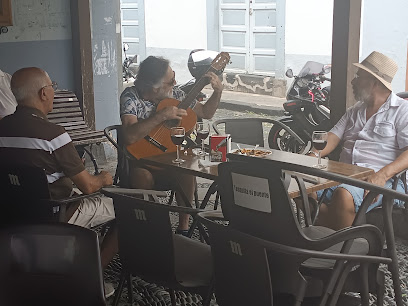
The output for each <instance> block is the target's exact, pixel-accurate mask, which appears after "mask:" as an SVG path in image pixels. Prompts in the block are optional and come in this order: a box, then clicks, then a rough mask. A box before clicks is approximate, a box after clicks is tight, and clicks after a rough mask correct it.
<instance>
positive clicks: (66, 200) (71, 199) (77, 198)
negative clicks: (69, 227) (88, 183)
mask: <svg viewBox="0 0 408 306" xmlns="http://www.w3.org/2000/svg"><path fill="white" fill-rule="evenodd" d="M100 195H101V193H100V192H99V191H97V192H93V193H89V194H80V195H74V196H72V197H69V198H63V199H59V200H51V201H52V202H55V203H60V204H69V203H72V202H75V201H80V200H82V199H86V198H91V197H95V196H100Z"/></svg>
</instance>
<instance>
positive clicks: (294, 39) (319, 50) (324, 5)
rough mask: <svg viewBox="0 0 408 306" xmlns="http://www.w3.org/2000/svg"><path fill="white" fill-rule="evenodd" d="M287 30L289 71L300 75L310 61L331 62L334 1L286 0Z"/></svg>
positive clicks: (286, 57) (286, 58) (286, 54)
mask: <svg viewBox="0 0 408 306" xmlns="http://www.w3.org/2000/svg"><path fill="white" fill-rule="evenodd" d="M285 29H286V30H285V44H286V45H285V66H286V68H292V70H293V72H294V73H295V74H297V73H298V72H299V71H300V69H301V68H302V67H303V66H304V64H305V63H306V62H307V61H316V62H321V63H324V64H328V63H330V62H331V49H332V34H333V33H332V32H333V0H325V1H321V0H286V19H285ZM287 81H288V86H289V85H290V83H291V82H292V80H289V79H287Z"/></svg>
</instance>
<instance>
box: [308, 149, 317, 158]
mask: <svg viewBox="0 0 408 306" xmlns="http://www.w3.org/2000/svg"><path fill="white" fill-rule="evenodd" d="M309 154H313V155H314V156H316V157H319V154H317V152H315V151H312V150H310V151H309V152H307V155H309Z"/></svg>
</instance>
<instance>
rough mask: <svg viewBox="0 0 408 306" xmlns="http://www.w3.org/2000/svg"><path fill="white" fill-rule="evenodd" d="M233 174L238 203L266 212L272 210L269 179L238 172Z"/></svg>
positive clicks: (236, 201) (235, 197) (235, 200)
mask: <svg viewBox="0 0 408 306" xmlns="http://www.w3.org/2000/svg"><path fill="white" fill-rule="evenodd" d="M231 176H232V185H233V189H234V203H235V204H236V205H238V206H241V207H245V208H249V209H252V210H257V211H262V212H266V213H270V212H271V211H272V209H271V200H270V192H269V183H268V179H266V178H261V177H254V176H248V175H243V174H238V173H231Z"/></svg>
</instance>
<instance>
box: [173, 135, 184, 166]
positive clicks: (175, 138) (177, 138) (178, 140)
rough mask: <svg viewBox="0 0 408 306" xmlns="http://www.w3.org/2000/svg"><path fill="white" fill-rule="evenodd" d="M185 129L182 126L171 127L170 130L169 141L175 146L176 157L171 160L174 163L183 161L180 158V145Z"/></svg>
mask: <svg viewBox="0 0 408 306" xmlns="http://www.w3.org/2000/svg"><path fill="white" fill-rule="evenodd" d="M185 133H186V131H185V130H184V128H183V127H172V128H171V130H170V136H171V141H172V142H173V143H174V144H175V145H176V146H177V158H176V159H174V160H172V162H173V163H175V164H181V163H184V162H185V160H184V159H181V158H180V152H179V151H180V145H181V144H182V143H183V141H184V136H185Z"/></svg>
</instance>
